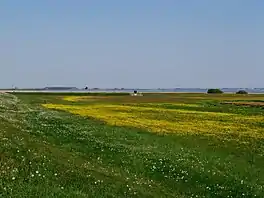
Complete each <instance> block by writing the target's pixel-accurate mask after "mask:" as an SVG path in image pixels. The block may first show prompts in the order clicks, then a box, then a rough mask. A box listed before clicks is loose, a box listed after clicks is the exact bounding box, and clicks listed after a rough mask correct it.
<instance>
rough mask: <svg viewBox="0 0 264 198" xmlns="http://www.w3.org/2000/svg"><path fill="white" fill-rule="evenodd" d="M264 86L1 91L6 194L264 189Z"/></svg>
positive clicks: (2, 190) (206, 193)
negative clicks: (237, 90) (261, 90)
mask: <svg viewBox="0 0 264 198" xmlns="http://www.w3.org/2000/svg"><path fill="white" fill-rule="evenodd" d="M263 98H264V96H263V95H246V96H237V95H232V94H226V95H225V94H223V95H206V94H148V95H145V96H144V97H131V96H125V95H119V96H116V95H112V96H109V95H100V94H97V95H87V96H84V95H81V94H79V95H58V94H36V93H34V94H33V93H31V94H25V93H23V94H22V93H20V94H17V95H7V94H2V95H0V119H1V121H0V145H1V146H0V175H1V177H0V196H3V197H30V196H31V197H125V196H127V197H263V196H264V189H263V188H264V170H263V164H264V156H263V155H264V150H263V146H264V143H263V137H264V133H263V132H264V125H263V121H264V117H263V110H262V109H261V108H259V107H247V106H245V107H244V106H237V105H233V104H223V102H233V101H236V102H237V101H240V103H241V101H244V102H247V103H248V102H250V101H251V102H252V101H254V102H258V103H261V101H262V100H263Z"/></svg>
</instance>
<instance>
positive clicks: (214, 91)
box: [207, 89, 224, 94]
mask: <svg viewBox="0 0 264 198" xmlns="http://www.w3.org/2000/svg"><path fill="white" fill-rule="evenodd" d="M207 93H209V94H212V93H214V94H222V93H224V92H223V91H222V90H221V89H208V91H207Z"/></svg>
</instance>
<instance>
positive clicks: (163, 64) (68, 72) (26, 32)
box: [0, 0, 264, 88]
mask: <svg viewBox="0 0 264 198" xmlns="http://www.w3.org/2000/svg"><path fill="white" fill-rule="evenodd" d="M263 10H264V1H260V0H221V1H220V0H215V1H212V0H199V1H197V0H133V1H124V0H111V1H108V0H90V1H88V0H78V1H73V0H56V1H55V0H39V1H35V0H23V1H19V0H2V1H0V17H1V23H0V24H1V25H0V68H1V71H0V87H1V88H4V87H11V86H12V85H15V86H18V87H44V86H53V85H56V86H57V85H65V86H77V87H84V86H86V85H87V86H89V87H101V88H103V87H110V88H111V87H112V88H114V87H130V88H133V87H138V88H159V87H170V88H171V87H178V86H180V87H201V88H202V87H205V88H206V87H264V80H263V77H262V75H263V74H264V56H263V55H262V54H263V52H264V12H263Z"/></svg>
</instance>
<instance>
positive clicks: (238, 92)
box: [236, 90, 248, 94]
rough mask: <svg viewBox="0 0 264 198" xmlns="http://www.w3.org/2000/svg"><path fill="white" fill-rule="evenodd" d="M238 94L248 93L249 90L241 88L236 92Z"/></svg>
mask: <svg viewBox="0 0 264 198" xmlns="http://www.w3.org/2000/svg"><path fill="white" fill-rule="evenodd" d="M236 94H248V92H247V91H245V90H239V91H237V92H236Z"/></svg>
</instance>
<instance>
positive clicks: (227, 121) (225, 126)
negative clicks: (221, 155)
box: [43, 98, 264, 137]
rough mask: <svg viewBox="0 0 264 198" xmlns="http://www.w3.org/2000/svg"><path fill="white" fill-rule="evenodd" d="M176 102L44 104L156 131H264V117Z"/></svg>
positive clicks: (252, 133) (248, 133) (258, 133)
mask: <svg viewBox="0 0 264 198" xmlns="http://www.w3.org/2000/svg"><path fill="white" fill-rule="evenodd" d="M76 100H77V98H75V101H76ZM163 105H164V104H163ZM174 105H175V106H177V107H178V108H177V109H164V108H162V104H155V105H154V107H153V103H150V104H144V105H142V106H140V104H138V105H137V104H122V105H114V104H90V105H63V104H43V106H44V107H46V108H50V109H57V110H64V111H68V112H70V113H73V114H77V115H81V116H85V117H92V118H95V119H98V120H101V121H104V122H105V123H107V124H109V125H115V126H129V127H135V128H142V129H145V130H148V131H151V132H157V133H176V134H184V133H192V134H197V133H198V134H199V133H203V134H210V135H216V134H224V133H233V134H237V135H246V136H250V137H263V133H262V131H263V130H262V128H261V127H260V126H259V125H258V123H261V122H263V121H264V117H263V116H260V115H255V116H247V115H240V114H235V113H223V112H206V111H195V110H186V109H181V107H199V106H200V105H199V104H183V103H177V104H174Z"/></svg>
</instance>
